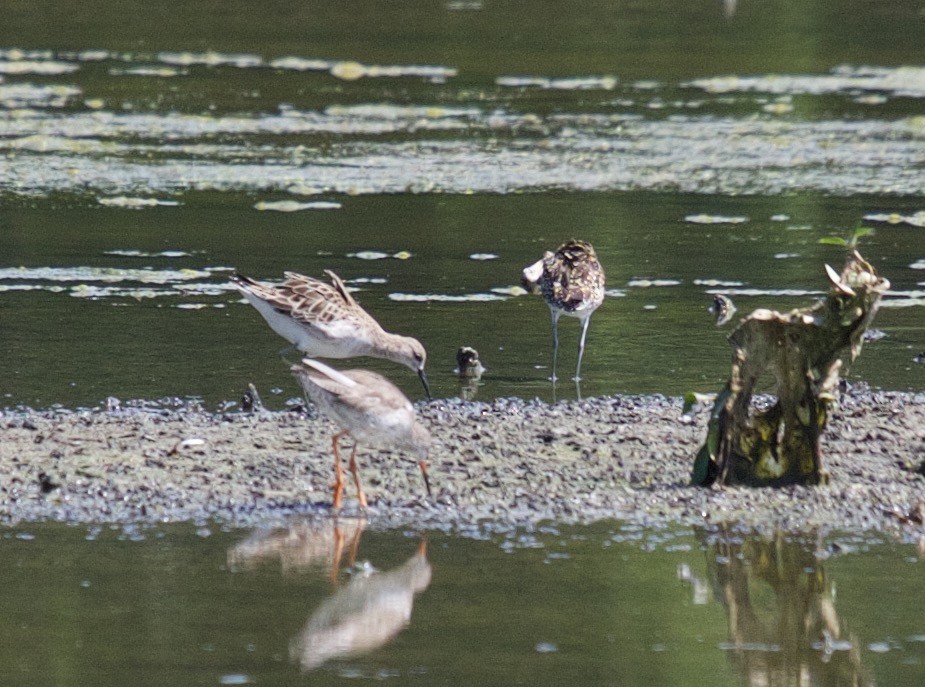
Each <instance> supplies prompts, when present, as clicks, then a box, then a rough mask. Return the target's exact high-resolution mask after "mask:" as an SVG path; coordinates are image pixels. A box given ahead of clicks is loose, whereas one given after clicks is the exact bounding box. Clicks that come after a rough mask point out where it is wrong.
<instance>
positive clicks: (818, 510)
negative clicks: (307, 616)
mask: <svg viewBox="0 0 925 687" xmlns="http://www.w3.org/2000/svg"><path fill="white" fill-rule="evenodd" d="M419 410H420V412H421V414H422V416H423V418H424V420H425V422H426V423H427V425H428V426H429V427H430V428H431V430H432V431H433V433H434V435H435V436H436V437H437V438H438V440H439V446H437V447H436V449H435V450H434V451H433V453H432V456H431V460H430V475H431V482H432V485H433V487H434V493H433V497H432V498H431V499H427V498H425V494H424V485H423V483H422V480H421V475H420V473H419V471H418V470H417V467H416V465H415V462H414V461H413V460H412V459H411V458H410V457H406V456H400V455H396V454H392V453H386V452H379V451H375V450H371V449H363V448H362V447H361V450H360V452H359V454H358V460H359V462H360V466H361V476H362V478H363V486H364V489H365V490H366V492H367V495H368V496H369V497H370V509H369V511H368V514H367V517H368V519H369V522H370V525H372V526H377V525H378V526H382V527H395V526H410V527H421V528H440V529H445V530H457V531H462V532H465V531H466V530H469V529H471V528H478V527H480V526H481V525H482V524H483V523H486V522H493V523H504V524H509V525H527V526H530V525H535V524H536V523H538V522H541V521H555V522H560V523H588V522H593V521H598V520H606V519H618V520H624V521H629V522H634V523H639V524H642V525H651V526H660V525H671V524H679V525H692V524H701V525H702V524H704V523H705V522H713V523H719V522H735V523H741V524H742V525H743V526H746V527H750V528H757V529H771V528H776V527H780V528H784V529H788V530H799V529H804V528H807V527H823V528H832V529H847V530H877V531H896V532H908V533H909V534H911V535H913V536H918V535H919V534H921V533H922V532H925V530H923V528H922V526H921V525H916V524H910V523H903V522H902V521H901V519H900V518H898V517H897V516H896V514H895V513H905V512H908V511H909V509H911V508H913V507H914V506H915V505H916V504H917V503H918V502H919V501H921V500H922V499H923V498H925V394H921V393H920V394H908V393H899V392H871V391H869V390H853V391H850V392H849V393H848V394H846V395H845V396H844V398H843V399H842V402H841V407H840V409H839V411H838V412H837V413H835V414H834V416H833V418H832V421H831V423H830V425H829V429H828V431H827V433H826V435H825V439H824V451H825V455H826V467H827V468H828V470H829V472H830V473H831V477H832V479H831V484H830V485H829V486H826V487H819V488H786V489H777V490H773V489H747V488H733V489H703V488H695V487H689V486H687V485H688V480H689V476H690V469H691V465H692V457H693V455H694V454H695V452H696V450H697V448H698V447H699V445H700V443H701V442H702V440H703V437H704V434H705V431H706V430H705V427H706V414H705V413H706V411H700V412H699V413H697V414H695V415H694V416H693V417H690V418H684V417H682V413H681V401H680V399H677V398H665V397H660V396H644V397H643V396H616V397H601V398H596V399H589V400H586V401H582V402H568V403H559V404H555V405H549V404H546V403H542V402H539V401H530V402H527V401H522V400H519V399H500V400H497V401H495V402H493V403H475V402H464V401H460V400H453V399H450V400H442V401H435V402H433V403H431V404H429V405H423V404H422V405H419ZM332 431H333V425H331V424H330V423H329V422H328V421H327V420H325V419H322V418H319V417H316V416H314V415H313V414H312V413H309V414H308V415H307V416H306V414H304V413H297V412H260V413H253V414H246V413H207V412H201V411H195V410H192V409H190V408H179V409H172V410H171V409H158V410H142V409H129V410H117V411H106V410H94V411H44V412H39V411H15V410H6V411H3V412H2V413H0V432H2V444H0V469H2V475H3V477H2V482H0V522H2V523H5V524H16V523H20V522H32V521H42V520H54V521H62V522H70V523H152V524H153V523H160V522H176V521H201V520H209V519H211V520H215V521H219V522H222V523H228V524H233V525H242V526H248V525H260V524H271V523H274V522H278V521H282V520H284V519H286V518H289V517H292V516H319V517H326V516H329V515H332V511H331V509H330V502H331V484H332V480H333V461H332V457H331V442H330V437H331V434H332ZM343 453H344V459H345V461H346V457H347V451H346V450H345V451H344V452H343ZM354 495H355V494H354V490H353V485H352V483H349V482H348V488H347V491H346V496H347V499H346V502H345V503H346V506H345V508H344V509H343V510H342V511H341V512H342V514H343V515H355V514H357V506H356V501H355V500H354Z"/></svg>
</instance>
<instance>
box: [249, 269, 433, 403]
mask: <svg viewBox="0 0 925 687" xmlns="http://www.w3.org/2000/svg"><path fill="white" fill-rule="evenodd" d="M325 274H327V275H328V277H330V278H331V283H330V284H327V283H325V282H323V281H319V280H318V279H313V278H312V277H306V276H304V275H302V274H297V273H296V272H286V273H285V276H286V281H284V282H283V283H282V284H280V285H279V286H274V285H271V284H265V283H263V282H259V281H257V280H255V279H251V278H250V277H245V276H244V275H243V274H238V273H235V274H234V275H232V277H231V282H232V283H233V284H234V285H235V287H236V288H237V289H238V291H240V292H241V293H242V294H244V297H245V298H247V300H248V301H249V302H250V304H251V305H253V306H254V307H255V308H257V311H258V312H259V313H260V314H261V315H263V319H265V320H266V321H267V324H269V325H270V327H271V328H272V329H273V331H275V332H276V333H277V334H279V335H280V336H282V337H283V338H284V339H286V340H287V341H288V342H289V343H291V344H293V345H294V346H295V347H296V348H297V349H299V350H300V351H301V352H302V353H305V354H306V355H307V356H309V357H312V358H354V357H358V356H370V357H373V358H382V359H385V360H391V361H392V362H396V363H401V364H402V365H406V366H407V367H409V368H411V369H412V370H414V371H415V372H416V373H417V375H418V377H419V378H420V379H421V384H423V385H424V392H425V393H426V394H427V398H428V400H430V399H431V394H430V385H429V384H428V383H427V374H426V373H425V371H424V365H425V363H426V362H427V352H426V351H425V350H424V346H422V345H421V342H420V341H418V340H417V339H415V338H412V337H410V336H401V335H400V334H392V333H389V332H387V331H385V330H384V329H383V328H382V327H381V326H380V325H379V323H378V322H376V320H375V319H373V317H372V316H371V315H370V314H369V313H367V312H366V311H365V310H363V308H362V307H361V306H360V304H359V303H357V302H356V300H355V299H354V298H353V296H351V295H350V292H349V291H347V287H346V286H344V282H343V280H342V279H341V278H340V277H338V276H337V275H336V274H334V272H332V271H331V270H325Z"/></svg>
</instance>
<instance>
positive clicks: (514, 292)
mask: <svg viewBox="0 0 925 687" xmlns="http://www.w3.org/2000/svg"><path fill="white" fill-rule="evenodd" d="M491 292H492V293H496V294H498V295H499V296H515V297H516V296H526V295H527V294H528V293H529V291H527V290H526V289H525V288H523V287H522V286H496V287H495V288H493V289H492V290H491Z"/></svg>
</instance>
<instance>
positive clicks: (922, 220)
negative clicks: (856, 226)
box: [864, 210, 925, 227]
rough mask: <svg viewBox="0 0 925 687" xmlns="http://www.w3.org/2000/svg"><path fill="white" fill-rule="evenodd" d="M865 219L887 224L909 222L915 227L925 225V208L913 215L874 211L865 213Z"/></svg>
mask: <svg viewBox="0 0 925 687" xmlns="http://www.w3.org/2000/svg"><path fill="white" fill-rule="evenodd" d="M864 219H866V220H869V221H871V222H886V223H887V224H909V225H911V226H913V227H925V210H919V211H918V212H915V213H913V214H911V215H901V214H899V213H898V212H890V213H887V214H883V213H873V214H870V215H864Z"/></svg>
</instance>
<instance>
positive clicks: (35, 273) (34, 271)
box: [0, 267, 211, 284]
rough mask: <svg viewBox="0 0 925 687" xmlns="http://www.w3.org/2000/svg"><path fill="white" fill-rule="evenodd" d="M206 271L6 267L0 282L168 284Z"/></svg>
mask: <svg viewBox="0 0 925 687" xmlns="http://www.w3.org/2000/svg"><path fill="white" fill-rule="evenodd" d="M210 274H211V273H210V272H208V271H206V270H191V269H183V270H155V269H124V268H119V267H6V268H0V281H50V282H103V283H116V282H138V283H142V284H172V283H175V282H183V281H190V280H192V279H203V278H206V277H209V276H210Z"/></svg>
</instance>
